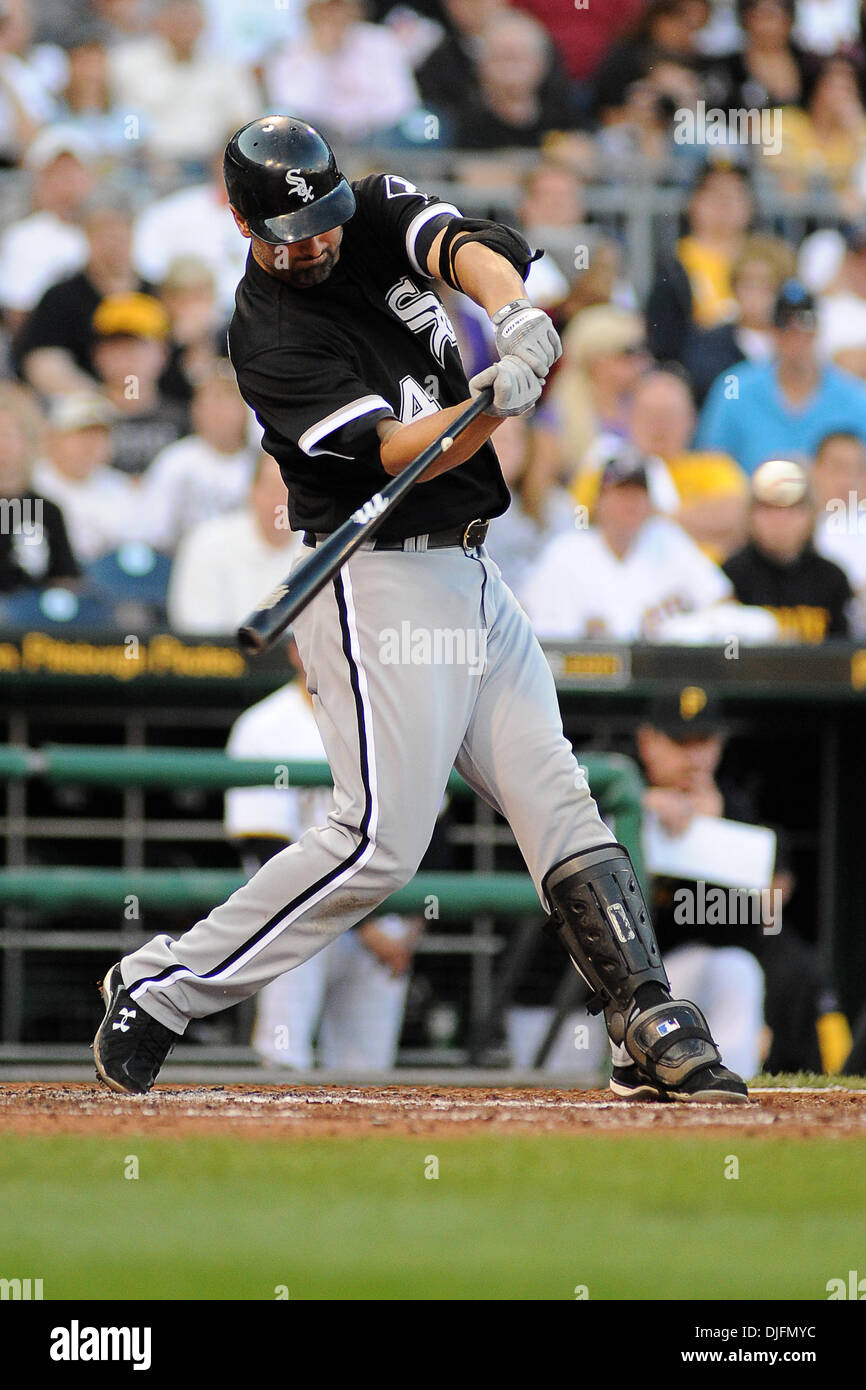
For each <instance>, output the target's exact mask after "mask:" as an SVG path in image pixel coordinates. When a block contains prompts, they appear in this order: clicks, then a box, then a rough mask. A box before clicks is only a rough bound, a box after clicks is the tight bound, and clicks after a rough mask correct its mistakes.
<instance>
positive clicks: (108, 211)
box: [13, 190, 148, 396]
mask: <svg viewBox="0 0 866 1390" xmlns="http://www.w3.org/2000/svg"><path fill="white" fill-rule="evenodd" d="M82 226H83V228H84V231H85V233H86V236H87V251H88V255H87V263H86V265H85V266H84V269H83V270H80V271H78V273H77V274H75V275H73V276H70V278H69V279H66V280H60V281H59V282H58V283H57V284H55V285H52V286H50V288H49V289H47V290H46V291H45V293H44V294H43V296H42V298H41V299H40V300H39V303H38V304H37V305H36V306H35V308H34V309H33V311H32V313H31V314H29V315H28V317H27V318H26V319H25V321H24V324H23V326H22V328H21V329H20V331H19V333H18V334H17V336H16V338H15V341H14V343H13V360H14V362H15V366H16V367H17V369H18V371H19V372H20V374H21V376H23V377H24V379H25V381H27V382H29V384H30V385H31V386H33V387H34V388H35V390H37V391H38V392H39V393H40V394H41V395H43V396H59V395H62V394H63V393H64V392H67V391H94V390H96V389H97V382H96V380H95V376H96V372H95V369H94V366H93V359H92V356H91V348H92V345H93V330H92V322H93V315H94V313H95V311H96V308H97V306H98V304H99V303H100V300H102V299H103V298H104V297H105V296H106V295H113V294H130V293H132V292H134V291H141V292H143V291H145V290H146V289H147V288H148V286H147V285H146V284H145V283H144V281H142V280H141V279H139V277H138V275H137V274H136V273H135V271H134V270H133V268H132V264H131V260H130V257H131V252H132V212H131V210H130V208H129V206H128V204H127V203H126V202H125V201H124V200H123V199H121V198H119V197H118V196H117V195H116V194H114V193H112V192H111V191H109V190H103V191H102V192H97V193H95V194H93V196H92V197H91V198H90V199H89V200H88V203H87V205H86V207H85V210H84V213H83V216H82Z"/></svg>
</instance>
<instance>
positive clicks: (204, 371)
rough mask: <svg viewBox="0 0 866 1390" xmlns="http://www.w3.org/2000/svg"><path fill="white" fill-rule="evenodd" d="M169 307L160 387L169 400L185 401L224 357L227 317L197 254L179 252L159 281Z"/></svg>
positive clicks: (214, 287)
mask: <svg viewBox="0 0 866 1390" xmlns="http://www.w3.org/2000/svg"><path fill="white" fill-rule="evenodd" d="M159 297H160V299H161V300H162V303H163V305H164V307H165V309H166V311H167V313H168V318H169V324H170V332H171V354H170V356H169V360H168V364H167V366H166V369H165V371H164V372H163V374H162V377H161V378H160V387H161V389H162V391H163V392H164V394H165V395H166V396H169V397H170V398H171V399H172V400H177V401H182V402H185V403H186V402H189V401H190V400H191V399H192V394H193V391H194V389H195V387H196V384H197V383H198V382H201V381H204V380H205V379H206V378H207V377H209V376H211V374H212V373H213V372H214V371H216V370H217V369H218V368H219V365H220V363H221V362H227V361H228V356H227V354H228V344H227V341H226V327H227V325H226V320H225V318H224V316H223V314H222V313H221V311H220V306H219V303H218V301H217V292H216V280H215V278H214V275H213V272H212V271H211V270H210V269H209V268H208V266H206V265H205V263H204V261H201V260H199V259H198V257H197V256H178V258H177V260H175V261H172V263H171V265H170V266H169V268H168V274H167V275H166V277H165V279H164V280H163V282H162V284H161V285H160V286H159Z"/></svg>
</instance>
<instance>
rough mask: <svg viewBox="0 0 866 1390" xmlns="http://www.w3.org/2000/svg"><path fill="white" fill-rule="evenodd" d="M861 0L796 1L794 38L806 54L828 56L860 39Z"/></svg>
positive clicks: (854, 43) (851, 46)
mask: <svg viewBox="0 0 866 1390" xmlns="http://www.w3.org/2000/svg"><path fill="white" fill-rule="evenodd" d="M862 8H863V7H862V0H797V5H796V13H797V18H796V21H795V23H794V39H795V40H796V42H797V43H798V44H799V45H800V46H801V47H802V48H804V49H805V50H806V52H807V53H819V54H822V55H825V56H829V54H831V53H837V52H838V51H839V49H840V48H845V49H850V48H853V47H854V46H855V45H856V44H857V42H858V40H859V38H860V13H861V10H862Z"/></svg>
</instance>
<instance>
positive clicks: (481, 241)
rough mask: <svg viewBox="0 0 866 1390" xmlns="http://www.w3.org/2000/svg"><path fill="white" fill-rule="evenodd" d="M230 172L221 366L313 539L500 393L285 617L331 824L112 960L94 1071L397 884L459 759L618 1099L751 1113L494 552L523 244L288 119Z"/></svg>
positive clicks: (147, 1075)
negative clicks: (479, 313) (458, 318)
mask: <svg viewBox="0 0 866 1390" xmlns="http://www.w3.org/2000/svg"><path fill="white" fill-rule="evenodd" d="M224 167H225V177H226V187H227V190H228V196H229V202H230V204H231V207H232V209H233V212H234V217H235V221H236V223H237V226H238V229H239V231H240V232H241V234H242V235H243V236H245V237H247V238H249V239H250V242H251V249H250V254H249V257H248V260H247V267H246V272H245V274H244V277H243V279H242V281H241V283H240V285H239V286H238V290H237V295H236V308H235V313H234V317H233V319H232V323H231V328H230V333H229V345H230V351H231V358H232V362H233V364H234V367H235V371H236V373H237V378H238V384H239V387H240V390H241V394H242V395H243V396H244V399H245V400H246V401H247V403H248V404H249V405H250V406H251V407H252V409H253V410H254V411H255V413H256V416H257V418H258V420H259V423H260V424H261V426H262V429H263V443H264V448H265V449H266V450H267V451H268V452H269V453H271V454H273V456H274V457H275V458H276V459H277V461H278V463H279V465H280V468H281V470H282V474H283V477H284V479H285V482H286V485H287V488H288V494H289V514H290V520H291V524H292V526H293V528H298V529H301V530H303V531H304V533H305V535H304V540H305V544H306V545H307V546H308V547H315V546H316V545H317V544H319V543H320V539H321V537H323V536H326V535H328V534H329V533H330V532H333V531H334V529H335V528H336V527H338V526H339V525H341V523H343V522H344V521H345V520H346V518H347V517H349V516H350V515H351V514H352V513H353V512H354V511H355V510H357V509H360V508H363V507H364V505H365V503H367V502H368V501H369V499H371V498H372V497H373V496H374V494H375V493H376V492H377V491H378V489H380V488H381V487H382V486H383V484H384V483H385V482H386V481H387V479H388V478H389V477H393V476H395V475H397V474H398V473H400V472H401V470H402V469H403V468H405V467H406V466H407V465H408V464H409V463H410V462H411V461H412V460H413V459H414V458H416V457H417V456H418V454H419V453H420V452H421V451H423V450H424V449H425V447H426V446H428V445H429V444H430V443H431V442H432V441H434V440H435V439H436V438H437V437H438V436H439V435H440V434H441V433H442V432H443V431H445V430H447V428H448V426H449V425H450V424H451V423H452V421H453V420H455V419H456V418H457V417H458V416H459V415H460V413H461V411H463V410H465V409H466V407H467V405H468V404H469V401H470V400H471V399H472V398H473V397H474V396H475V395H476V394H478V393H479V392H480V391H482V390H483V389H484V388H485V387H487V386H488V385H492V387H493V392H494V394H493V400H492V403H491V405H490V407H489V409H488V411H487V412H486V413H483V414H481V415H479V416H478V417H477V418H476V419H475V420H474V421H473V423H472V424H471V425H469V426H467V427H466V428H465V429H464V430H463V431H462V432H461V433H460V434H458V436H457V437H456V438H455V440H454V443H453V446H452V447H451V448H450V449H449V450H448V451H447V452H446V453H443V454H442V456H441V457H440V458H439V459H438V460H437V462H436V463H435V464H434V465H431V467H430V469H429V470H428V472H427V474H425V475H424V479H423V480H422V481H421V482H420V483H419V484H418V485H417V486H416V487H415V488H413V489H412V490H411V491H410V492H408V493H407V495H406V496H405V497H404V499H403V500H402V502H401V503H400V504H399V506H398V507H396V508H395V509H394V511H393V514H389V515H388V517H387V518H386V519H385V521H384V522H383V524H382V526H381V528H380V530H379V531H378V533H377V535H376V536H375V538H374V539H373V540H371V541H369V542H366V543H365V544H364V545H363V546H362V547H361V549H359V550H358V551H357V552H356V553H355V554H354V555H353V556H352V558H351V559H350V560H349V561H348V562H347V564H345V565H344V566H343V568H342V569H341V570H340V571H339V572H338V574H337V576H336V577H335V579H334V580H333V582H332V583H331V584H329V585H327V586H326V587H325V588H324V589H322V590H321V591H320V593H319V594H318V595H317V596H316V598H314V599H313V600H312V601H311V602H310V603H309V604H308V606H307V607H306V608H305V609H304V610H303V611H302V612H301V614H300V615H299V617H298V618H297V620H296V622H295V624H294V635H295V639H296V641H297V644H298V649H299V651H300V655H301V660H302V662H303V666H304V670H305V671H306V678H307V686H308V689H309V691H310V693H311V695H312V698H313V706H314V710H315V714H316V720H317V723H318V725H319V729H320V731H321V735H322V742H323V744H324V747H325V749H326V750H327V754H328V761H329V763H330V765H331V771H332V773H333V777H334V802H333V806H332V809H331V811H330V814H329V816H328V819H327V823H326V824H324V825H322V826H318V827H316V828H314V829H311V830H309V831H307V833H306V834H305V835H304V836H303V837H302V838H301V840H300V841H299V842H298V843H297V844H292V845H289V846H288V848H286V849H284V850H282V851H281V852H280V853H279V854H277V855H275V856H274V857H273V858H272V859H270V860H269V861H268V862H267V863H266V864H264V865H263V867H262V868H261V869H260V870H259V871H258V872H257V873H256V874H255V875H254V876H253V877H252V878H251V879H250V880H249V882H248V883H247V884H246V885H245V886H244V887H242V888H240V889H239V890H238V891H237V892H236V893H234V894H233V895H232V896H231V897H230V898H229V900H228V901H227V902H226V903H224V904H222V905H221V906H219V907H217V908H215V909H214V910H213V911H212V912H211V913H210V914H209V915H208V916H207V917H205V918H204V919H203V920H201V921H199V922H197V923H196V925H195V926H193V927H192V928H191V930H189V931H188V932H185V933H184V934H183V935H182V936H181V937H180V938H179V939H178V940H176V941H173V940H171V939H170V938H169V937H167V936H159V937H156V938H155V939H154V940H153V941H150V942H149V943H147V944H146V945H145V946H143V947H142V948H141V949H139V950H137V951H134V952H132V954H130V955H128V956H125V957H124V959H123V960H122V961H120V962H119V963H118V964H116V965H113V966H112V967H111V968H110V969H109V971H108V973H107V975H106V977H105V979H104V981H103V984H102V993H103V998H104V1000H105V1006H106V1013H105V1018H104V1019H103V1022H102V1024H101V1025H100V1028H99V1031H98V1033H97V1035H96V1039H95V1042H94V1055H95V1060H96V1067H97V1072H98V1074H99V1075H100V1076H101V1077H102V1078H103V1079H104V1080H105V1081H106V1082H107V1083H108V1085H109V1086H111V1087H113V1088H114V1089H115V1090H119V1091H147V1090H148V1089H149V1088H150V1087H151V1086H152V1085H153V1083H154V1081H155V1079H156V1077H157V1075H158V1072H159V1069H160V1067H161V1065H162V1063H163V1061H164V1059H165V1057H166V1056H167V1054H168V1053H169V1051H170V1050H171V1047H172V1045H173V1044H174V1043H175V1042H176V1040H177V1038H178V1037H179V1036H180V1035H181V1034H182V1033H183V1031H184V1029H185V1028H186V1026H187V1023H188V1022H189V1020H190V1019H191V1018H202V1017H204V1016H207V1015H209V1014H212V1013H214V1012H216V1011H217V1010H218V1009H222V1008H225V1007H226V1006H228V1005H229V1004H232V1003H234V1002H236V1001H237V1000H239V999H244V998H246V997H248V996H249V995H251V994H253V993H254V992H255V991H257V990H259V989H261V988H262V986H263V985H265V984H267V983H268V982H269V981H270V980H273V979H275V978H276V976H278V975H280V974H282V973H283V972H284V971H286V970H289V969H291V968H293V967H294V966H296V965H299V964H300V963H301V961H304V960H307V959H308V958H309V957H311V956H313V955H314V954H315V953H316V952H317V951H319V950H321V949H322V947H323V946H325V945H326V944H327V943H328V942H329V941H331V940H333V939H334V937H336V936H339V935H340V934H341V933H342V932H344V931H346V930H347V929H348V928H349V927H351V926H352V925H353V923H355V922H357V921H359V920H360V919H361V918H362V917H365V916H367V915H369V914H370V913H371V912H372V911H373V910H374V909H375V908H376V907H377V906H378V904H380V903H381V902H382V901H383V899H385V898H386V897H387V896H388V895H389V894H390V893H392V892H393V891H394V890H395V889H397V888H399V887H401V886H402V885H404V884H405V883H407V882H408V881H409V880H410V879H411V878H412V876H413V874H414V873H415V870H416V868H417V866H418V864H419V862H420V860H421V857H422V855H423V853H424V850H425V849H426V847H427V844H428V842H429V840H430V835H431V831H432V828H433V824H434V822H435V819H436V815H437V812H438V810H439V806H440V802H441V800H442V795H443V791H444V788H445V784H446V781H447V778H448V775H449V773H450V771H451V768H452V767H453V766H456V767H457V769H458V771H459V772H460V773H461V774H462V775H463V777H464V778H466V780H467V781H468V782H469V783H470V784H471V785H472V787H473V788H474V789H475V790H476V792H477V793H478V794H479V795H480V796H482V797H484V798H486V800H487V801H488V802H489V803H490V805H491V806H493V807H494V808H495V809H496V810H497V811H500V812H501V813H502V814H503V815H504V816H505V817H506V819H507V820H508V822H509V823H510V825H511V828H512V830H513V832H514V835H515V837H516V839H517V843H518V845H519V846H520V850H521V852H522V854H523V856H524V858H525V860H526V863H527V865H528V868H529V872H530V873H531V875H532V878H533V881H534V883H535V886H536V889H537V891H538V894H539V897H540V899H541V901H542V903H543V904H544V905H545V907H546V908H547V909H548V910H549V912H550V916H551V920H552V924H553V928H554V929H555V931H556V932H557V933H558V935H559V937H560V938H561V940H562V943H563V945H564V946H565V948H566V950H567V951H568V953H569V955H570V956H571V958H572V960H573V962H574V964H575V966H576V968H577V969H578V971H579V972H580V973H581V974H582V975H583V976H584V978H585V979H586V981H587V983H588V984H589V986H590V988H591V989H592V991H593V993H592V997H591V1002H590V1006H589V1007H590V1009H591V1010H592V1011H594V1012H596V1013H598V1012H601V1011H602V1010H603V1011H604V1015H605V1022H606V1024H607V1029H608V1033H609V1036H610V1040H611V1045H612V1049H613V1072H612V1078H611V1087H612V1089H613V1091H614V1092H615V1093H616V1094H617V1095H620V1096H623V1097H627V1098H631V1099H638V1100H646V1099H649V1100H660V1099H661V1100H668V1099H670V1100H681V1101H743V1100H745V1099H746V1098H747V1092H746V1087H745V1085H744V1083H743V1082H742V1081H741V1080H740V1078H739V1077H738V1076H736V1075H734V1074H733V1073H732V1072H731V1071H729V1070H728V1069H727V1068H726V1067H724V1065H723V1064H722V1060H721V1057H720V1055H719V1051H718V1049H717V1048H716V1046H715V1044H714V1042H713V1040H712V1037H711V1036H710V1032H709V1029H708V1027H707V1024H706V1020H705V1019H704V1017H703V1015H702V1014H701V1013H700V1011H699V1010H698V1009H697V1008H696V1007H695V1005H693V1004H691V1003H689V1002H688V1001H686V1000H673V999H671V996H670V990H669V985H668V979H667V975H666V973H665V970H664V967H663V965H662V963H661V960H660V957H659V951H658V947H657V945H656V940H655V935H654V933H653V928H652V925H651V922H650V916H649V912H648V910H647V906H646V903H645V901H644V898H643V895H642V893H641V890H640V886H639V884H638V881H637V878H636V877H635V875H634V871H633V869H632V865H631V862H630V860H629V856H628V853H627V852H626V850H625V849H624V848H623V847H622V846H621V845H619V844H617V843H616V841H615V840H614V837H613V835H612V834H611V831H610V830H609V829H608V827H607V826H606V825H605V824H604V822H603V821H602V819H601V817H600V816H599V813H598V809H597V807H596V805H595V802H594V801H593V799H592V796H591V794H590V790H589V787H588V785H587V782H586V779H585V777H584V775H583V773H582V771H581V769H580V767H579V766H578V764H577V762H576V760H575V757H574V754H573V751H572V749H571V746H570V744H569V743H568V741H567V740H566V739H565V738H564V736H563V732H562V723H561V719H560V714H559V706H558V703H557V697H556V690H555V687H554V683H553V679H552V676H551V672H550V668H549V666H548V664H547V662H546V660H545V658H544V654H543V652H542V650H541V648H540V647H539V645H538V643H537V641H536V639H535V637H534V635H533V632H532V629H531V627H530V624H529V620H528V619H527V617H526V615H525V613H524V612H523V610H522V609H521V608H520V606H519V605H518V603H517V601H516V599H515V598H514V596H513V595H512V593H511V591H510V590H509V589H508V588H507V587H506V585H505V584H504V583H503V581H502V578H501V576H500V574H499V571H498V569H497V568H496V566H495V564H494V563H493V561H492V560H491V559H490V557H489V556H488V554H487V552H486V550H485V548H484V538H485V535H486V531H487V523H488V521H489V520H490V518H492V517H495V516H499V515H501V513H502V512H504V511H505V509H506V507H507V506H508V500H509V499H508V491H507V489H506V486H505V483H504V481H503V478H502V474H501V472H500V469H499V465H498V462H497V459H496V454H495V452H494V450H493V448H492V446H491V444H490V442H489V441H490V437H491V435H492V434H493V433H494V431H495V430H496V428H497V426H498V424H499V423H500V421H501V420H502V419H503V418H504V417H507V416H510V415H522V414H526V413H527V412H528V411H530V410H531V409H532V407H533V406H534V404H535V402H536V401H537V400H538V398H539V395H540V393H541V389H542V385H543V383H544V380H545V378H546V375H547V373H548V371H549V369H550V367H551V366H552V365H553V362H554V361H555V360H556V358H557V357H558V356H559V354H560V351H561V347H560V343H559V339H558V337H557V335H556V332H555V330H554V328H553V325H552V324H551V321H550V319H549V318H548V317H547V315H546V314H545V313H543V312H542V311H541V310H540V309H535V308H533V307H532V306H531V304H530V303H529V301H528V300H527V299H526V297H525V293H524V277H525V275H526V273H527V270H528V267H529V264H530V261H531V260H532V258H533V257H532V253H531V252H530V249H529V247H528V246H527V245H526V243H525V241H523V239H522V237H520V236H518V235H517V234H516V233H514V232H513V231H511V230H509V229H508V228H506V227H504V226H501V225H498V224H496V223H494V222H489V221H483V220H482V221H476V220H470V219H467V218H464V217H462V216H461V214H460V212H459V210H458V209H457V208H456V207H453V206H452V205H450V204H448V203H443V202H441V201H440V200H439V199H437V198H435V197H430V196H427V195H426V194H424V193H422V192H420V191H419V190H418V189H417V188H416V187H415V185H414V184H412V183H410V182H409V180H408V179H404V178H401V177H399V176H398V175H395V174H373V175H370V176H368V177H367V178H364V179H361V180H359V181H358V182H356V183H353V184H349V183H348V182H347V180H346V179H345V178H344V177H343V176H342V175H341V173H340V171H339V170H338V168H337V164H336V160H335V157H334V154H333V151H332V150H331V148H330V146H329V145H328V144H327V143H326V141H325V140H324V139H323V138H322V137H321V135H319V134H318V132H317V131H315V130H314V129H312V127H310V126H309V125H307V124H305V123H304V122H302V121H298V120H295V119H293V118H291V117H289V116H266V117H263V118H261V119H259V120H256V121H253V122H252V123H251V124H249V125H247V126H245V127H243V129H241V130H239V131H238V132H237V134H236V135H234V136H233V137H232V139H231V140H230V141H229V143H228V146H227V147H226V152H225V165H224ZM440 283H443V284H445V285H449V286H450V287H451V288H452V289H454V290H456V291H458V292H462V293H463V294H466V295H468V296H469V298H470V299H472V300H474V301H475V303H476V304H478V305H480V306H481V307H482V308H483V309H484V310H485V312H486V313H487V314H489V315H490V318H491V322H492V325H493V328H494V331H495V337H496V346H497V350H498V352H499V354H500V359H499V361H498V362H496V363H495V364H494V365H493V366H491V367H488V368H487V369H486V370H484V371H482V372H480V373H478V374H477V375H476V376H475V377H473V379H472V381H471V382H469V383H467V381H466V378H465V375H464V373H463V370H462V366H461V362H460V357H459V354H458V351H457V347H456V343H455V339H454V332H453V328H452V325H451V323H450V321H449V319H448V316H447V314H446V313H445V310H444V308H443V306H442V303H441V300H440V298H439V295H438V293H437V285H439V284H440ZM370 505H375V504H374V503H373V502H371V503H370ZM302 562H303V556H301V557H300V558H299V560H298V561H296V565H298V564H300V563H302Z"/></svg>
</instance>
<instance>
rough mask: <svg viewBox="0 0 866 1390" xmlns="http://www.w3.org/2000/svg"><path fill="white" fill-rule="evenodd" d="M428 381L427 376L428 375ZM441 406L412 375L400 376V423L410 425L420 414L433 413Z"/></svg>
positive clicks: (418, 418) (419, 417)
mask: <svg viewBox="0 0 866 1390" xmlns="http://www.w3.org/2000/svg"><path fill="white" fill-rule="evenodd" d="M428 381H429V377H428ZM440 409H441V406H440V405H439V403H438V402H437V401H434V400H433V397H432V396H428V395H427V392H426V391H425V390H424V387H423V386H419V385H418V383H417V381H416V380H415V378H414V376H404V377H401V378H400V423H401V425H411V423H412V421H413V420H420V419H421V416H422V415H435V414H436V411H437V410H440Z"/></svg>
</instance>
